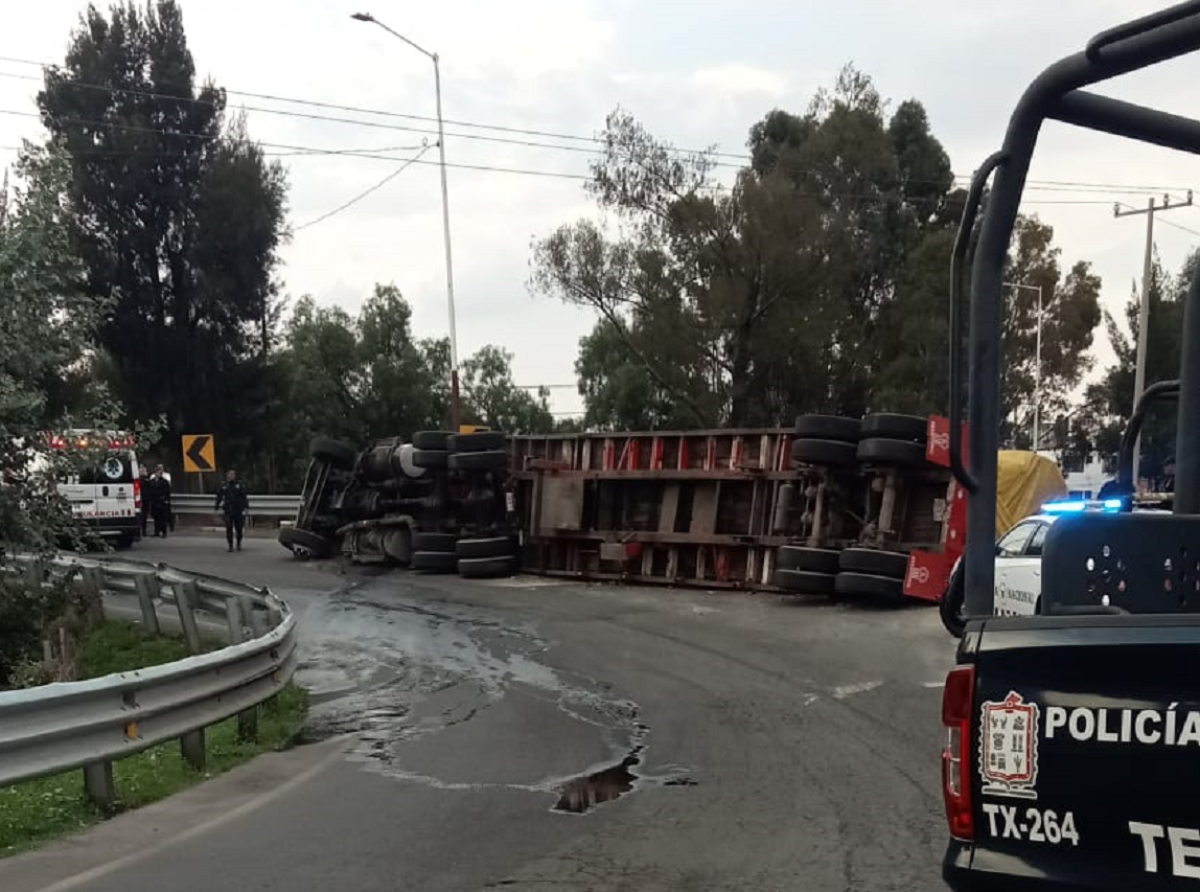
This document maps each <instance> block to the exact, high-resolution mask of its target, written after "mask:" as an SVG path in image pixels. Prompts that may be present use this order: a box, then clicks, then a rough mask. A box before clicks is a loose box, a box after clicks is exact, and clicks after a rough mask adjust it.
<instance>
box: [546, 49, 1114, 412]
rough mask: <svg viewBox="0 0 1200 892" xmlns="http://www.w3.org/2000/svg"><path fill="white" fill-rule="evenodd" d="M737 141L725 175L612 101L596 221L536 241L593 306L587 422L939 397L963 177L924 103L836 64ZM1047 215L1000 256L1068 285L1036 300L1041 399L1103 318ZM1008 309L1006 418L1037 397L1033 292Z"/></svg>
mask: <svg viewBox="0 0 1200 892" xmlns="http://www.w3.org/2000/svg"><path fill="white" fill-rule="evenodd" d="M748 148H749V149H750V155H751V163H750V165H749V166H748V167H747V168H745V169H743V170H741V171H739V172H738V174H737V175H736V177H735V179H734V182H733V184H732V186H731V187H730V188H728V189H725V188H719V187H717V186H715V185H714V181H713V176H712V175H713V172H714V167H715V164H716V161H715V159H714V157H713V156H712V155H709V154H704V153H702V154H698V155H694V154H686V153H681V152H679V151H676V150H675V149H673V147H672V146H670V145H669V144H667V143H664V142H662V141H659V140H657V139H655V138H654V137H653V136H651V135H650V134H649V133H647V132H646V130H645V129H644V128H643V127H642V126H641V125H640V124H639V123H638V122H637V121H635V120H634V119H633V118H632V117H630V116H629V115H628V114H627V113H625V112H622V111H620V110H617V111H616V112H614V113H613V114H611V115H610V116H609V118H608V121H607V127H606V131H605V136H604V149H605V153H604V155H603V157H601V158H600V159H599V160H598V161H597V162H595V163H594V165H593V169H592V174H593V176H592V179H591V181H590V182H589V184H588V186H587V189H588V191H589V192H590V194H591V195H592V196H593V197H594V198H595V200H596V202H597V205H598V206H599V208H600V209H601V210H602V211H603V212H604V213H605V219H606V220H607V221H608V222H607V223H605V224H601V223H597V222H593V221H591V220H581V221H579V222H577V223H574V224H571V225H567V226H562V227H560V228H559V229H558V230H556V231H555V232H553V233H551V234H550V235H549V236H548V237H546V238H544V239H541V240H539V241H537V242H536V243H535V244H534V248H533V258H532V268H533V272H532V275H531V278H530V287H531V290H533V291H535V292H536V293H540V294H544V295H550V296H554V297H557V298H559V299H562V300H564V301H566V302H569V303H573V304H577V305H581V306H586V307H589V308H592V309H594V310H596V311H597V313H598V315H599V317H600V319H599V322H598V324H597V326H596V328H595V329H594V330H593V332H592V333H591V334H590V335H588V336H587V337H586V338H584V339H583V340H582V341H581V347H580V355H579V359H578V362H577V366H576V371H577V374H578V376H579V382H580V392H581V394H582V395H583V396H584V397H585V399H586V400H587V405H588V416H587V421H588V423H589V424H591V425H595V426H600V427H625V426H628V427H661V426H664V425H671V426H688V427H695V426H710V425H711V426H716V425H721V424H728V425H758V424H780V423H783V424H786V423H789V422H790V420H791V419H792V418H793V417H794V416H795V415H796V414H799V413H802V412H812V411H823V412H837V413H843V414H850V415H853V414H860V413H862V412H865V411H880V410H892V411H911V412H919V413H924V412H930V411H937V410H940V409H942V408H944V405H945V393H946V389H947V378H946V373H947V369H946V364H947V347H946V337H947V329H946V316H947V313H948V307H947V291H948V289H947V274H948V271H949V257H950V249H951V246H952V244H953V241H954V232H955V230H956V228H957V224H958V219H959V217H960V215H961V210H962V202H963V193H962V191H961V190H958V189H955V188H954V185H953V175H952V172H951V167H950V161H949V158H948V156H947V154H946V152H945V150H944V149H943V148H942V146H941V144H940V143H939V142H938V140H937V139H936V137H935V136H934V135H933V133H932V131H931V128H930V125H929V121H928V118H927V116H926V113H925V110H924V108H923V107H922V105H921V104H920V103H919V102H917V101H915V100H907V101H905V102H902V103H900V104H899V106H897V107H896V109H895V111H894V112H890V113H889V112H888V110H887V105H886V103H885V102H884V101H883V100H882V98H881V97H880V95H879V93H878V91H877V90H876V88H875V86H874V84H873V83H872V82H871V80H870V78H869V77H867V76H866V75H864V74H863V73H861V72H859V71H857V70H856V69H854V68H853V67H852V66H847V67H846V68H845V69H844V70H843V71H842V72H841V74H840V75H839V77H838V79H837V81H836V83H835V84H834V86H833V88H832V89H830V90H821V91H819V92H818V93H817V94H816V96H815V97H814V98H813V100H812V102H811V103H810V105H809V107H808V109H807V110H806V111H805V112H804V113H803V114H801V115H796V114H792V113H789V112H787V111H783V110H780V109H775V110H773V111H771V112H770V113H768V114H767V115H766V116H765V117H764V118H763V119H762V120H761V121H759V122H758V123H756V124H755V125H754V126H753V127H751V129H750V134H749V140H748ZM1052 235H1053V233H1052V231H1051V230H1050V229H1049V227H1045V226H1044V225H1042V224H1041V223H1039V222H1038V221H1036V220H1024V219H1023V220H1022V222H1021V227H1020V230H1019V236H1020V237H1019V238H1018V239H1017V240H1016V241H1015V244H1014V250H1013V254H1012V258H1011V263H1010V267H1011V269H1010V275H1011V276H1019V277H1020V278H1021V281H1025V280H1027V279H1030V278H1031V277H1032V278H1037V279H1038V281H1043V282H1044V283H1045V285H1046V287H1047V289H1056V291H1057V293H1059V294H1061V299H1060V301H1059V302H1058V303H1057V304H1054V305H1053V306H1051V308H1050V309H1048V310H1047V311H1046V313H1045V319H1044V328H1043V336H1044V337H1043V362H1044V364H1043V385H1044V387H1043V394H1044V399H1043V411H1044V412H1045V411H1047V410H1052V409H1054V408H1056V407H1058V406H1060V405H1061V403H1062V397H1061V395H1062V394H1063V393H1065V392H1066V391H1067V390H1069V388H1070V387H1071V386H1074V384H1076V383H1078V381H1079V379H1080V376H1081V375H1082V374H1083V372H1084V371H1085V370H1086V367H1087V361H1086V358H1085V357H1086V352H1087V349H1088V348H1089V347H1090V344H1091V330H1092V328H1094V326H1095V325H1096V323H1097V322H1098V321H1099V310H1098V307H1097V304H1096V300H1095V298H1096V293H1097V291H1098V287H1099V283H1098V280H1096V278H1095V277H1094V276H1093V275H1092V274H1091V273H1090V271H1089V269H1088V267H1087V265H1086V264H1077V265H1076V266H1075V267H1074V268H1073V269H1072V270H1071V271H1070V273H1068V274H1067V275H1066V276H1060V273H1059V270H1058V251H1057V249H1055V248H1053V246H1052V245H1051V244H1050V240H1051V238H1052ZM1060 279H1061V281H1060ZM1047 293H1051V292H1050V291H1048V292H1047ZM1026 303H1027V302H1026ZM1010 315H1011V320H1010V325H1009V336H1008V337H1007V339H1006V340H1007V341H1008V342H1010V354H1011V369H1010V376H1011V378H1012V381H1013V387H1012V389H1011V396H1010V398H1011V400H1012V403H1013V411H1012V414H1013V415H1014V419H1015V417H1016V416H1017V414H1018V412H1017V409H1016V407H1017V406H1020V407H1021V408H1022V411H1024V412H1025V414H1028V412H1027V410H1028V407H1029V406H1030V404H1031V401H1032V396H1033V387H1032V377H1031V374H1030V372H1031V369H1032V366H1033V359H1032V352H1033V350H1032V346H1031V345H1032V341H1030V332H1031V331H1033V329H1031V328H1030V324H1029V323H1030V311H1029V310H1028V308H1027V306H1026V305H1025V303H1022V302H1021V301H1020V300H1017V301H1014V308H1013V311H1012V313H1011V314H1010ZM1051 339H1053V340H1054V342H1055V345H1054V346H1052V347H1049V348H1047V343H1049V341H1050V340H1051Z"/></svg>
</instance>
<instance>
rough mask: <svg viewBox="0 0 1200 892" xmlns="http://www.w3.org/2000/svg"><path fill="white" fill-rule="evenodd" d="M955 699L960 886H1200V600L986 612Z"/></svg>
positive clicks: (967, 644)
mask: <svg viewBox="0 0 1200 892" xmlns="http://www.w3.org/2000/svg"><path fill="white" fill-rule="evenodd" d="M943 713H944V715H943V720H944V722H945V724H946V725H947V729H948V744H947V752H945V753H944V754H943V765H944V768H945V769H946V770H945V771H944V774H947V773H948V774H949V775H950V776H949V777H948V783H947V790H946V805H947V816H948V819H949V820H950V822H951V836H952V839H951V841H950V844H949V847H948V849H947V852H946V856H945V859H944V862H943V876H944V878H945V879H946V881H947V882H948V883H949V884H950V886H951V887H952V888H954V889H956V890H1020V892H1031V890H1043V889H1046V890H1049V889H1081V888H1082V889H1112V890H1121V892H1140V890H1152V889H1167V888H1170V889H1178V888H1182V887H1183V886H1187V887H1189V888H1191V887H1194V888H1196V889H1198V890H1200V616H1196V615H1194V614H1192V615H1180V614H1175V615H1168V616H1164V615H1141V616H1130V615H1125V616H1108V615H1101V616H1069V617H1044V616H1043V617H1022V618H1012V619H991V620H985V621H983V622H973V623H971V624H969V625H968V627H967V631H966V633H965V634H964V636H963V639H962V641H961V643H960V646H959V652H958V666H957V668H956V669H955V670H954V671H953V672H952V673H951V676H950V678H948V679H947V685H946V691H945V700H944V708H943ZM956 727H957V728H958V731H959V733H961V732H964V731H965V732H966V733H965V734H962V735H961V737H960V738H958V739H956V738H955V733H956V732H955V731H954V730H953V729H954V728H956ZM956 758H958V759H960V760H961V763H960V766H959V767H960V768H961V771H962V776H963V780H965V781H966V783H965V784H964V785H960V786H958V787H957V789H958V790H959V795H955V794H954V789H956V788H955V786H954V784H953V772H954V771H955V767H954V761H955V759H956ZM968 815H969V817H968ZM956 821H957V825H956Z"/></svg>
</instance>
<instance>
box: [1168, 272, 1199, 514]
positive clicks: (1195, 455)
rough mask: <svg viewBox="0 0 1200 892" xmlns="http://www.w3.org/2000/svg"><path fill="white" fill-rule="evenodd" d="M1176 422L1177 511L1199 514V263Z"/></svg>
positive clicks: (1187, 310)
mask: <svg viewBox="0 0 1200 892" xmlns="http://www.w3.org/2000/svg"><path fill="white" fill-rule="evenodd" d="M1176 418H1177V420H1176V423H1175V503H1174V505H1173V508H1174V511H1175V513H1176V514H1200V265H1198V266H1197V267H1196V269H1195V270H1194V271H1193V272H1192V281H1191V282H1190V283H1188V292H1187V303H1185V304H1184V305H1183V350H1182V356H1181V357H1180V360H1179V413H1178V415H1177V416H1176Z"/></svg>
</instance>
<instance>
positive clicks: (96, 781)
mask: <svg viewBox="0 0 1200 892" xmlns="http://www.w3.org/2000/svg"><path fill="white" fill-rule="evenodd" d="M83 789H84V790H85V791H86V793H87V797H88V799H90V800H92V802H94V803H95V804H96V806H97V807H99V808H100V809H101V810H102V811H106V812H107V811H112V807H113V803H114V802H115V801H116V798H117V794H116V787H115V786H114V785H113V768H112V762H90V763H88V764H87V765H84V766H83Z"/></svg>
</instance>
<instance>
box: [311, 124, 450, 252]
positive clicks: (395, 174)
mask: <svg viewBox="0 0 1200 892" xmlns="http://www.w3.org/2000/svg"><path fill="white" fill-rule="evenodd" d="M431 148H432V146H429V145H426V146H424V147H423V148H422V149H421V151H420V152H418V153H417V154H416V155H414V156H413V157H412V158H410V159H409V160H408V161H406V162H404V163H403V164H402V165H400V167H399V168H397V169H396V170H393V171H392V172H391V173H389V174H388V175H387V176H386V177H384V178H383V179H382V180H380V181H379V182H378V183H376V184H375V185H374V186H371V187H370V188H369V189H364V190H363V191H362V192H360V193H358V195H355V196H354V197H353V198H351V199H350V200H349V201H347V202H345V203H344V204H340V205H338V206H337V207H335V208H334V209H333V210H331V211H327V212H326V213H324V214H322V215H321V216H319V217H316V218H315V219H312V220H309V221H308V222H307V223H301V224H300V225H299V226H296V227H294V228H293V229H292V232H299V231H300V230H301V229H308V227H310V226H316V225H317V224H318V223H320V222H321V221H322V220H328V219H329V218H330V217H332V216H334V215H335V214H340V213H341V212H342V211H344V210H346V208H348V207H350V206H352V205H355V204H357V203H358V202H360V201H362V200H363V199H364V198H366V197H367V196H368V195H370V194H371V193H372V192H374V191H376V190H377V189H381V188H383V187H384V186H386V185H387V184H388V183H390V182H391V181H392V180H394V179H395V178H396V177H398V176H400V174H402V173H404V171H406V170H408V168H410V167H411V166H412V165H414V164H416V163H417V161H418V160H420V158H421V156H422V155H424V154H425V153H426V152H428V151H429V150H430V149H431Z"/></svg>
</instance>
